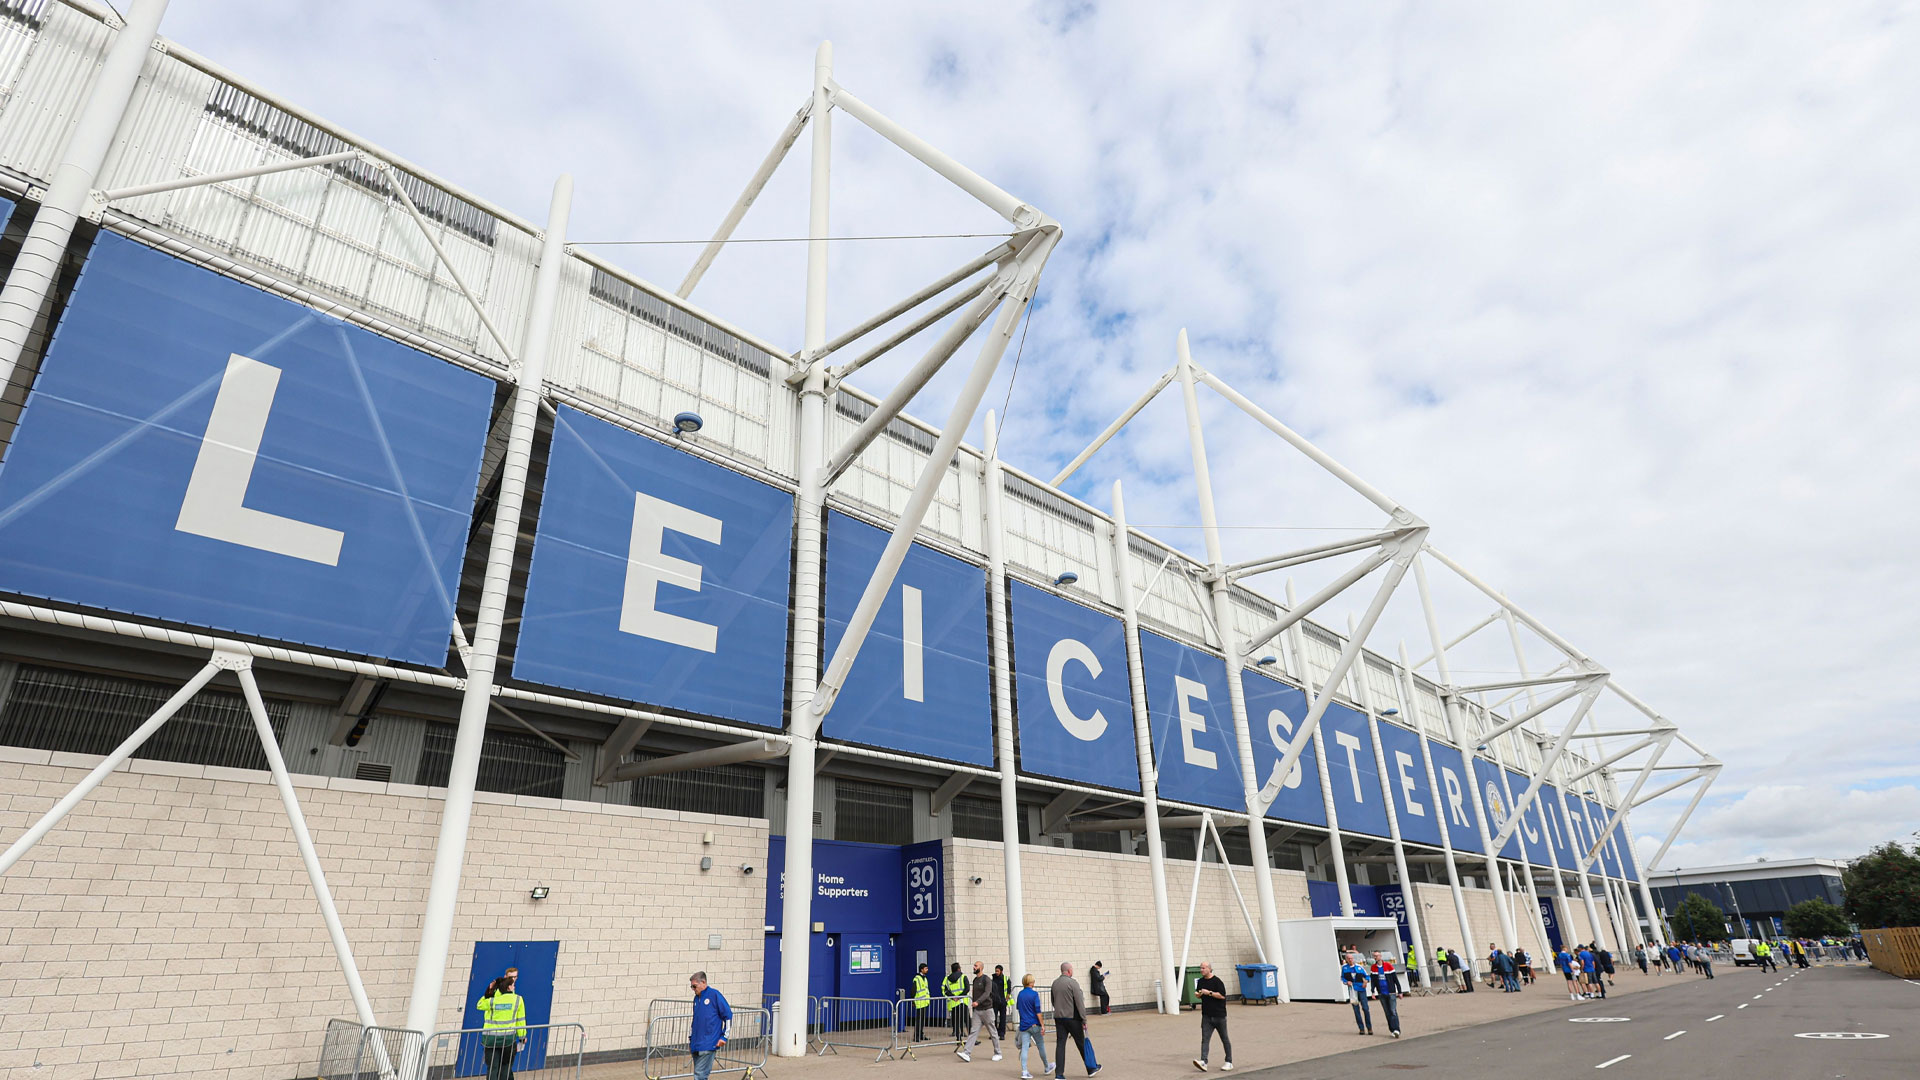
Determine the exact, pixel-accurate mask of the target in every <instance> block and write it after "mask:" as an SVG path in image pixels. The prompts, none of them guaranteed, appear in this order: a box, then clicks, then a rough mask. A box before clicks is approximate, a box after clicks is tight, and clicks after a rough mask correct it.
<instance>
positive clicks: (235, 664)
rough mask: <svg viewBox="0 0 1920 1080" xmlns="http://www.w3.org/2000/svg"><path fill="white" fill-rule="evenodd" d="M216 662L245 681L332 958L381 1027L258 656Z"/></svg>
mask: <svg viewBox="0 0 1920 1080" xmlns="http://www.w3.org/2000/svg"><path fill="white" fill-rule="evenodd" d="M214 663H215V664H218V665H220V666H222V667H226V668H229V669H231V670H232V671H233V672H234V674H236V675H238V676H239V678H240V692H241V694H242V695H243V696H245V698H246V699H247V712H248V713H249V714H251V715H252V717H253V730H254V733H255V734H256V735H258V736H260V749H261V750H263V751H265V753H266V756H267V771H268V772H270V773H271V774H272V775H273V786H274V787H275V788H277V789H278V790H279V792H280V805H281V806H282V807H284V808H285V809H286V811H287V824H288V825H289V826H290V827H292V829H293V842H294V844H295V846H297V847H298V848H299V849H300V861H301V862H302V863H304V864H306V868H307V880H308V881H309V882H311V883H312V884H313V895H314V899H315V900H316V901H317V902H318V903H319V905H320V920H321V921H322V922H324V923H325V924H326V926H327V937H329V938H331V939H332V941H333V955H334V958H335V959H336V960H338V961H339V962H340V974H341V975H342V976H343V977H344V978H345V979H346V982H347V995H348V996H349V997H351V998H352V999H353V1011H354V1013H355V1014H356V1015H358V1017H359V1018H360V1026H361V1027H377V1026H379V1024H380V1021H379V1020H377V1019H375V1018H374V1015H373V1003H372V1002H371V1001H369V1000H368V999H367V987H366V984H365V983H363V982H361V980H360V965H359V964H357V963H355V962H354V959H353V946H352V944H350V943H349V942H348V941H347V931H346V927H344V926H342V925H341V924H340V909H339V908H337V907H335V906H334V903H333V890H332V889H330V888H328V887H327V875H326V871H324V870H322V869H321V867H320V854H319V852H317V851H315V850H314V847H313V834H312V833H310V832H308V831H307V817H306V815H305V814H303V813H301V811H300V800H299V798H298V797H297V796H295V795H294V793H293V778H292V777H290V776H288V775H287V761H286V758H285V757H283V756H282V755H281V753H280V740H279V739H277V738H275V737H274V734H273V723H272V722H271V721H269V720H268V719H267V704H266V702H265V701H264V700H262V699H261V697H260V684H259V683H257V682H255V681H254V678H253V657H251V656H248V655H246V654H245V653H216V654H215V655H214Z"/></svg>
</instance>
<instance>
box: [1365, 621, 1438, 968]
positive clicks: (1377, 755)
mask: <svg viewBox="0 0 1920 1080" xmlns="http://www.w3.org/2000/svg"><path fill="white" fill-rule="evenodd" d="M1353 631H1354V623H1353V617H1352V616H1351V615H1349V616H1348V617H1347V633H1349V634H1351V633H1353ZM1360 663H1361V665H1362V666H1361V669H1360V677H1359V678H1358V679H1356V680H1355V682H1356V683H1357V684H1358V685H1359V689H1360V708H1362V709H1363V710H1365V711H1366V714H1367V731H1368V733H1369V734H1371V735H1372V736H1373V768H1374V772H1375V773H1377V774H1378V775H1379V777H1380V798H1381V799H1383V800H1385V802H1386V804H1387V835H1388V836H1389V837H1390V838H1391V839H1392V840H1393V869H1394V872H1395V873H1397V874H1399V875H1400V901H1401V903H1400V906H1401V908H1402V909H1404V910H1405V911H1406V913H1407V933H1408V935H1409V936H1410V937H1411V938H1412V939H1413V955H1415V956H1418V957H1422V958H1423V959H1422V960H1421V961H1420V964H1419V967H1418V968H1417V969H1416V970H1418V971H1419V973H1420V985H1421V986H1430V985H1432V980H1431V979H1429V978H1428V973H1427V968H1428V967H1429V966H1430V965H1429V964H1428V962H1427V961H1426V960H1425V959H1424V957H1426V954H1427V945H1426V939H1425V938H1424V937H1423V936H1422V935H1421V933H1420V910H1419V908H1418V906H1417V904H1418V898H1417V897H1415V896H1414V895H1413V879H1412V878H1411V877H1409V876H1408V874H1407V848H1406V845H1405V844H1403V843H1402V842H1401V840H1400V804H1399V801H1398V800H1397V799H1396V798H1395V796H1394V793H1393V782H1392V781H1391V780H1389V779H1388V778H1387V750H1386V746H1385V745H1384V744H1382V743H1381V741H1380V717H1379V708H1378V707H1377V706H1376V705H1375V704H1374V701H1373V686H1372V685H1371V683H1372V680H1371V679H1369V678H1368V675H1369V672H1368V671H1367V669H1366V666H1365V665H1366V659H1365V658H1364V657H1363V658H1362V659H1361V661H1360ZM1395 959H1403V958H1400V957H1396V958H1395Z"/></svg>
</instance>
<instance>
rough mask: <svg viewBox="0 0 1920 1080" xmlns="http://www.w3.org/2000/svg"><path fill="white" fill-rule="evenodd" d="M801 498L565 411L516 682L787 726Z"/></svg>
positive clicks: (530, 581)
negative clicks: (790, 616)
mask: <svg viewBox="0 0 1920 1080" xmlns="http://www.w3.org/2000/svg"><path fill="white" fill-rule="evenodd" d="M792 535H793V496H791V495H789V494H787V493H786V492H784V491H781V490H779V489H777V488H774V487H771V486H769V485H767V484H763V483H761V482H759V481H758V480H753V479H750V478H748V477H745V476H742V475H740V474H739V473H737V472H734V471H733V470H731V469H727V468H724V467H722V466H719V465H715V464H712V463H711V462H706V461H702V460H700V459H699V458H696V457H694V456H693V455H691V454H687V453H684V452H682V451H680V450H676V449H674V448H673V447H671V446H667V445H664V444H662V443H659V442H656V441H654V440H652V439H649V438H647V437H645V436H643V435H638V434H635V433H634V432H631V431H627V430H625V429H623V428H619V427H616V426H614V425H612V424H609V423H606V422H605V421H602V420H596V419H594V418H593V417H591V416H588V415H586V414H585V413H581V412H577V411H575V410H573V409H570V408H567V407H565V406H562V407H561V408H560V410H559V412H558V414H557V415H556V416H555V418H554V426H553V449H552V452H551V453H550V455H549V457H548V461H547V483H546V491H545V496H544V497H543V498H542V500H541V504H540V528H539V532H538V533H537V534H536V535H535V537H534V542H533V562H532V566H531V568H530V570H529V571H528V574H527V598H526V604H525V606H524V608H523V610H522V612H521V617H520V640H519V644H518V647H517V649H516V651H515V654H514V662H513V673H514V675H515V677H517V678H521V679H526V680H529V681H531V682H539V683H546V684H548V685H551V686H564V687H568V688H570V689H574V690H585V691H587V692H589V693H595V694H606V695H608V696H611V697H619V698H626V699H629V700H632V701H640V702H645V703H646V704H648V705H659V706H663V707H665V708H669V709H682V710H685V711H687V712H692V713H702V714H705V715H707V716H716V717H721V718H724V719H728V720H738V721H742V722H744V723H749V724H758V725H760V726H762V727H769V728H778V727H780V726H781V716H782V714H783V711H784V710H783V708H782V705H783V699H784V697H785V687H786V677H787V664H786V656H787V613H788V610H789V608H790V606H791V605H790V602H789V598H788V583H789V577H790V571H791V569H792V559H793V555H792V547H793V542H792Z"/></svg>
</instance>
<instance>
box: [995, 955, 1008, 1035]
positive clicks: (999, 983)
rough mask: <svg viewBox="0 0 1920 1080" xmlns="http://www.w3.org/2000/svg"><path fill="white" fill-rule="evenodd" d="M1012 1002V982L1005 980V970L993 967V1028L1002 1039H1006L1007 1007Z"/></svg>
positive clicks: (997, 965) (997, 966)
mask: <svg viewBox="0 0 1920 1080" xmlns="http://www.w3.org/2000/svg"><path fill="white" fill-rule="evenodd" d="M1012 1001H1013V982H1012V980H1010V979H1008V978H1007V969H1006V968H1004V967H1002V966H1000V965H999V964H995V965H993V1026H994V1027H995V1028H997V1029H999V1031H1000V1037H1001V1038H1002V1039H1004V1038H1006V1037H1007V1005H1008V1004H1009V1003H1011V1002H1012Z"/></svg>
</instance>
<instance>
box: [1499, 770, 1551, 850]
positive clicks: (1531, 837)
mask: <svg viewBox="0 0 1920 1080" xmlns="http://www.w3.org/2000/svg"><path fill="white" fill-rule="evenodd" d="M1506 774H1507V792H1508V794H1510V795H1511V796H1512V799H1511V800H1510V801H1511V802H1513V803H1514V804H1515V805H1518V804H1519V802H1520V800H1521V799H1523V798H1525V797H1526V794H1527V785H1528V784H1530V783H1532V781H1530V780H1528V779H1527V778H1526V777H1524V776H1522V775H1520V774H1519V773H1517V772H1514V771H1513V770H1512V769H1507V770H1506ZM1546 794H1547V786H1546V785H1545V784H1542V785H1540V793H1539V794H1537V795H1535V796H1534V797H1533V802H1532V803H1530V804H1528V806H1527V808H1526V810H1524V811H1522V812H1521V814H1520V829H1519V832H1518V834H1517V835H1518V836H1519V837H1520V839H1521V840H1522V841H1523V842H1524V845H1525V847H1526V852H1527V862H1529V863H1531V864H1533V865H1534V866H1546V865H1547V845H1548V844H1550V843H1551V841H1550V840H1549V839H1548V838H1547V832H1546V829H1545V827H1544V819H1543V818H1541V816H1540V800H1541V799H1543V798H1545V797H1546Z"/></svg>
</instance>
